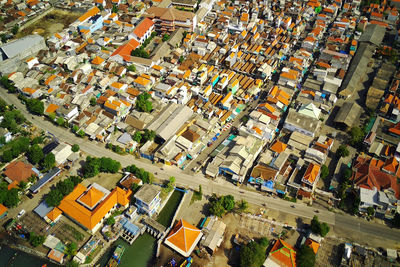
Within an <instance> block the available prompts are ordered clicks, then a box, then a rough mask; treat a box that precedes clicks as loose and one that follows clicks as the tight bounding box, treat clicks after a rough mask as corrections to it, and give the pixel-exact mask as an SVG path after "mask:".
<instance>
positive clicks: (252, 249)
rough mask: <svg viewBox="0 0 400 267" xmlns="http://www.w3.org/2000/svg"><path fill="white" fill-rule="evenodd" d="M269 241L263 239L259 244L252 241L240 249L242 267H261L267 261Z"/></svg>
mask: <svg viewBox="0 0 400 267" xmlns="http://www.w3.org/2000/svg"><path fill="white" fill-rule="evenodd" d="M268 244H269V241H268V239H267V238H265V237H263V238H261V240H259V241H258V242H256V241H251V242H250V243H248V244H247V245H245V246H242V247H241V249H240V266H241V267H259V266H261V265H262V264H263V262H264V261H265V251H266V249H267V247H268Z"/></svg>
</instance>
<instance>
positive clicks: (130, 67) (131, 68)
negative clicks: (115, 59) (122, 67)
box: [127, 64, 136, 72]
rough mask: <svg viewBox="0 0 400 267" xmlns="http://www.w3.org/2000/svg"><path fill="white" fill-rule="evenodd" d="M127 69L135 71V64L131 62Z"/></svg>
mask: <svg viewBox="0 0 400 267" xmlns="http://www.w3.org/2000/svg"><path fill="white" fill-rule="evenodd" d="M127 70H128V71H133V72H135V71H136V66H135V65H133V64H132V65H129V66H128V68H127Z"/></svg>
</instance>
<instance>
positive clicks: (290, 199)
mask: <svg viewBox="0 0 400 267" xmlns="http://www.w3.org/2000/svg"><path fill="white" fill-rule="evenodd" d="M283 199H284V200H286V201H289V202H293V203H296V202H297V199H296V198H294V197H288V196H284V197H283Z"/></svg>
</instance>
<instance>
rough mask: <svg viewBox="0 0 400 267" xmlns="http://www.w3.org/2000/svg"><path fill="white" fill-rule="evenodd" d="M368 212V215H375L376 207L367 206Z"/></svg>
mask: <svg viewBox="0 0 400 267" xmlns="http://www.w3.org/2000/svg"><path fill="white" fill-rule="evenodd" d="M367 213H368V216H374V214H375V209H374V208H373V207H368V208H367Z"/></svg>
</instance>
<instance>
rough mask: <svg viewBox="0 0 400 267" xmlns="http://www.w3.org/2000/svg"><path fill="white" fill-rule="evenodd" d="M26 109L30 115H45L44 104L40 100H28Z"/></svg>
mask: <svg viewBox="0 0 400 267" xmlns="http://www.w3.org/2000/svg"><path fill="white" fill-rule="evenodd" d="M26 107H27V108H28V110H29V112H30V113H33V114H37V115H43V113H44V104H43V102H42V101H40V100H39V99H27V100H26Z"/></svg>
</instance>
